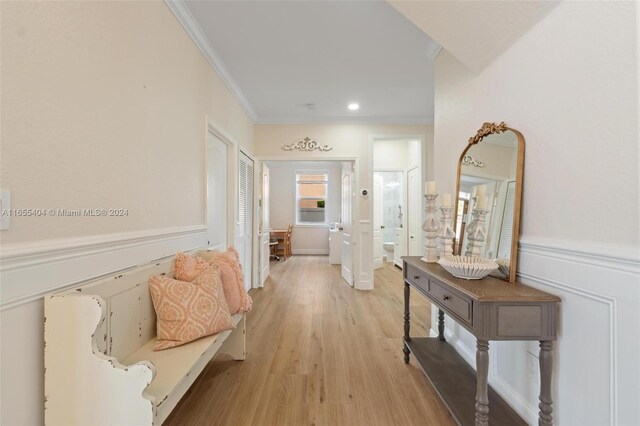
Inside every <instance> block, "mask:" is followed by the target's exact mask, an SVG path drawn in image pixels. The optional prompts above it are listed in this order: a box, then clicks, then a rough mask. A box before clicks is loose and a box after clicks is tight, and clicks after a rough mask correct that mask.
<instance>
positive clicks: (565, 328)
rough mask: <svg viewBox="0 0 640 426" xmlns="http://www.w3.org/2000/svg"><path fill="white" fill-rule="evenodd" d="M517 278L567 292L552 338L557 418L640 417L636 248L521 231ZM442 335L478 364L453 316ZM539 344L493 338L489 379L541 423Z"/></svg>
mask: <svg viewBox="0 0 640 426" xmlns="http://www.w3.org/2000/svg"><path fill="white" fill-rule="evenodd" d="M518 279H519V280H520V281H521V282H523V283H525V284H527V285H530V286H532V287H535V288H539V289H541V290H544V291H547V292H549V293H553V294H555V295H557V296H559V297H560V298H561V299H562V302H561V303H560V316H559V318H560V321H559V331H558V341H557V342H555V343H554V370H553V399H554V419H555V423H556V424H562V425H565V424H566V425H605V424H611V425H617V424H620V425H628V424H640V404H639V403H638V401H640V386H639V385H638V383H640V362H639V361H638V360H640V314H639V313H640V257H639V256H638V253H637V252H634V250H629V249H618V248H615V249H609V248H605V247H596V248H594V247H588V246H585V245H584V244H579V243H568V242H557V241H544V240H538V239H535V240H534V239H522V240H521V241H520V249H519V259H518ZM505 285H508V284H505ZM436 312H437V308H434V309H433V312H432V324H433V328H432V330H431V334H435V333H436V331H435V329H436V327H437V319H436V316H435V315H436ZM445 336H446V338H447V341H448V342H449V343H450V344H452V345H453V346H454V347H455V348H456V350H457V351H458V353H460V355H461V356H462V357H463V358H465V360H466V361H467V362H468V363H469V364H470V365H472V366H475V338H474V337H473V336H472V335H471V334H470V333H468V332H467V331H466V330H464V329H462V327H459V326H457V325H456V324H455V323H454V322H453V320H448V319H447V321H446V331H445ZM538 350H539V348H538V342H491V343H490V349H489V357H490V370H489V383H491V385H492V386H493V387H494V389H495V390H496V391H497V392H498V393H499V394H501V395H502V397H503V398H505V400H507V402H509V404H510V405H511V406H512V407H513V408H514V409H515V410H516V411H518V412H519V413H520V415H521V416H523V418H524V419H525V420H526V421H528V422H529V423H531V424H536V423H537V416H538V407H537V405H538V392H539V379H538V378H537V376H536V377H535V378H534V379H530V378H529V376H528V374H527V358H528V357H530V355H528V353H530V354H533V355H534V356H535V357H536V359H535V360H536V362H537V356H538ZM536 368H537V367H536Z"/></svg>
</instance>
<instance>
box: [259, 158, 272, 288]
mask: <svg viewBox="0 0 640 426" xmlns="http://www.w3.org/2000/svg"><path fill="white" fill-rule="evenodd" d="M261 203H262V205H261V208H260V212H261V216H262V217H261V218H260V219H261V223H260V285H261V286H262V285H264V282H265V281H266V280H267V277H268V276H269V259H270V257H271V252H270V247H269V239H270V233H269V229H270V225H269V167H267V165H266V164H264V163H263V164H262V199H261Z"/></svg>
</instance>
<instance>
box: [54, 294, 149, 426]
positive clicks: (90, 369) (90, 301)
mask: <svg viewBox="0 0 640 426" xmlns="http://www.w3.org/2000/svg"><path fill="white" fill-rule="evenodd" d="M105 314H106V306H105V302H104V300H102V299H101V298H100V297H99V296H85V295H81V294H77V295H75V294H67V295H64V296H49V297H48V298H47V299H46V302H45V318H46V322H45V355H44V363H45V423H46V424H48V425H72V424H85V425H89V424H92V425H98V424H140V425H142V424H147V425H148V424H152V423H153V412H154V408H153V407H154V401H155V398H154V397H152V396H150V395H147V394H145V393H144V390H145V388H146V387H147V386H148V385H149V383H151V382H152V380H153V378H154V375H155V374H154V370H155V368H154V366H153V364H151V363H147V362H144V361H143V362H140V363H138V364H135V365H132V366H128V367H127V366H124V365H122V364H120V363H119V362H118V360H117V359H115V358H112V357H109V356H106V355H104V354H102V353H100V352H99V351H98V348H97V345H96V340H95V338H94V332H95V331H96V326H97V325H98V323H100V322H103V321H104V320H105V316H106V315H105Z"/></svg>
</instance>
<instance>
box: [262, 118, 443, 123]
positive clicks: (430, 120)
mask: <svg viewBox="0 0 640 426" xmlns="http://www.w3.org/2000/svg"><path fill="white" fill-rule="evenodd" d="M255 124H354V125H381V124H388V125H394V124H395V125H425V124H433V117H426V116H406V117H392V116H372V117H278V116H273V117H269V116H267V117H260V118H258V119H257V120H256V121H255Z"/></svg>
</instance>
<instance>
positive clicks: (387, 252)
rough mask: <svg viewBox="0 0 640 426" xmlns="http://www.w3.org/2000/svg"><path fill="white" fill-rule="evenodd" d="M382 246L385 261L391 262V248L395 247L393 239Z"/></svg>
mask: <svg viewBox="0 0 640 426" xmlns="http://www.w3.org/2000/svg"><path fill="white" fill-rule="evenodd" d="M382 247H383V248H384V255H385V257H386V259H387V262H390V263H393V248H394V247H395V244H394V243H393V241H392V242H387V243H383V244H382Z"/></svg>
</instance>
